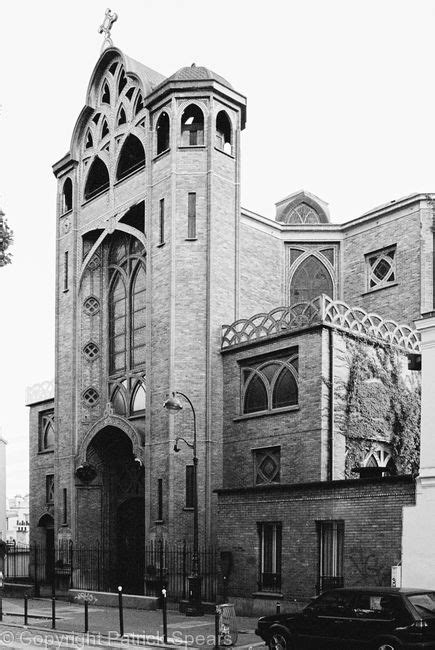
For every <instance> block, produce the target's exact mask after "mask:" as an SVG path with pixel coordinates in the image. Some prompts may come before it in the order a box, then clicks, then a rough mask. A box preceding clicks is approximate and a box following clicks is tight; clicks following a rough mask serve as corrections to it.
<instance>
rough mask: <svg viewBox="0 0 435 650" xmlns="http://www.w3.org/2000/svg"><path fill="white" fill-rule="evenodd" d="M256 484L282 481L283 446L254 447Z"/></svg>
mask: <svg viewBox="0 0 435 650" xmlns="http://www.w3.org/2000/svg"><path fill="white" fill-rule="evenodd" d="M253 454H254V485H270V484H271V483H279V482H280V464H281V448H280V447H265V448H264V449H254V452H253Z"/></svg>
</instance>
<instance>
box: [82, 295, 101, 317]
mask: <svg viewBox="0 0 435 650" xmlns="http://www.w3.org/2000/svg"><path fill="white" fill-rule="evenodd" d="M83 308H84V310H85V312H86V313H87V314H88V315H89V316H94V314H97V313H98V312H99V311H100V303H99V301H98V300H97V299H96V298H94V296H89V298H86V300H85V302H84V303H83Z"/></svg>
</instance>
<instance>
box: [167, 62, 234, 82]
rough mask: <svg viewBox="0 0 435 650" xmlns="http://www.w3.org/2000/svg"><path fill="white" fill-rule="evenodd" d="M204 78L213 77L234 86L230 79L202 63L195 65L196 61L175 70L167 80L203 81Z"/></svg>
mask: <svg viewBox="0 0 435 650" xmlns="http://www.w3.org/2000/svg"><path fill="white" fill-rule="evenodd" d="M203 79H207V80H208V79H212V80H214V81H218V82H219V83H221V84H222V85H224V86H227V87H228V88H232V85H231V84H230V82H229V81H227V80H226V79H224V78H223V77H221V76H220V75H218V74H216V73H215V72H213V71H212V70H209V69H208V68H204V67H203V66H201V65H199V66H197V65H195V63H192V65H191V66H186V67H185V68H180V70H178V71H177V72H175V74H173V75H171V76H170V77H168V79H167V81H201V80H203Z"/></svg>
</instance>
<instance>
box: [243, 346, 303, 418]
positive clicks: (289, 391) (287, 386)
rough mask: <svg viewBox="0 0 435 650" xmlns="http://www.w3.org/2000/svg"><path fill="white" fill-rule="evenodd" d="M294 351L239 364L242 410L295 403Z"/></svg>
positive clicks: (295, 404) (296, 399)
mask: <svg viewBox="0 0 435 650" xmlns="http://www.w3.org/2000/svg"><path fill="white" fill-rule="evenodd" d="M297 363H298V358H297V355H296V354H293V355H291V356H290V357H289V358H286V359H274V360H271V361H265V362H261V363H258V364H255V365H254V366H249V367H245V368H243V373H242V412H243V413H245V414H249V413H258V412H267V411H273V410H275V409H281V408H286V407H291V406H297V404H298V382H297Z"/></svg>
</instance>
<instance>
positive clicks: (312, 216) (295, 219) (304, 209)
mask: <svg viewBox="0 0 435 650" xmlns="http://www.w3.org/2000/svg"><path fill="white" fill-rule="evenodd" d="M319 221H320V218H319V215H318V213H317V212H316V210H314V208H312V207H311V206H310V205H308V204H307V203H300V204H299V205H297V206H296V207H295V208H293V210H291V211H290V212H289V214H288V216H287V219H286V223H301V224H306V223H319Z"/></svg>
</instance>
